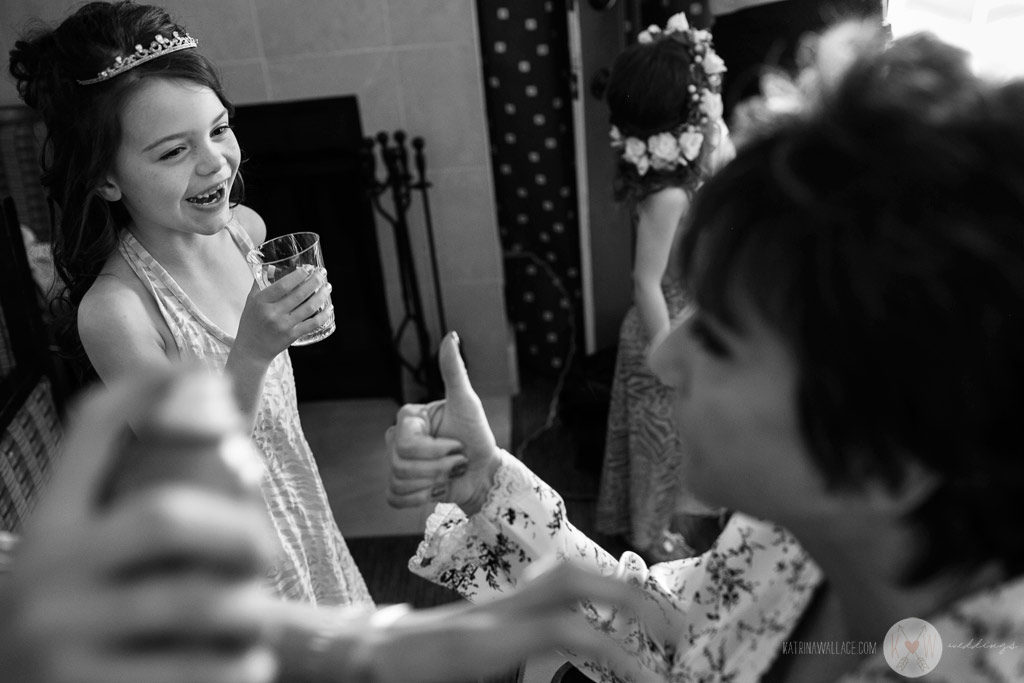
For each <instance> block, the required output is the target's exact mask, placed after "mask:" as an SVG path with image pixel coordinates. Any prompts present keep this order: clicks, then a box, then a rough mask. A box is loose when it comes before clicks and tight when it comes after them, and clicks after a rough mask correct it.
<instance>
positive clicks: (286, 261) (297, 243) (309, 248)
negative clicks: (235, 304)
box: [246, 232, 335, 346]
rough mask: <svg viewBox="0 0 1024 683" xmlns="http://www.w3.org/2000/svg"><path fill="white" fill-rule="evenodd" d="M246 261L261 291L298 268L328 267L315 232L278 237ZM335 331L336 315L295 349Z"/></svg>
mask: <svg viewBox="0 0 1024 683" xmlns="http://www.w3.org/2000/svg"><path fill="white" fill-rule="evenodd" d="M246 261H248V262H249V266H250V267H251V268H252V273H253V276H255V278H256V282H257V283H258V284H259V287H260V289H266V288H267V287H269V286H270V285H272V284H274V283H275V282H277V281H278V280H280V279H281V278H283V277H284V276H285V275H287V274H288V273H290V272H292V271H293V270H295V269H296V268H301V267H307V268H308V267H311V268H314V269H316V270H321V269H323V267H324V256H323V253H322V252H321V251H320V235H318V234H316V233H315V232H293V233H290V234H288V235H281V236H280V237H275V238H274V239H271V240H267V241H266V242H264V243H263V244H261V245H259V246H258V247H256V248H255V249H253V250H252V251H250V252H249V254H248V255H247V256H246ZM329 305H330V304H328V306H329ZM334 329H335V325H334V313H333V312H332V313H331V314H330V320H329V321H327V322H326V323H324V324H323V325H322V326H321V327H319V328H317V329H315V330H313V331H312V332H310V333H309V334H304V335H302V336H301V337H299V338H298V339H296V340H295V341H293V342H292V346H306V345H307V344H312V343H314V342H318V341H320V340H321V339H326V338H327V337H329V336H330V335H331V334H332V333H333V332H334Z"/></svg>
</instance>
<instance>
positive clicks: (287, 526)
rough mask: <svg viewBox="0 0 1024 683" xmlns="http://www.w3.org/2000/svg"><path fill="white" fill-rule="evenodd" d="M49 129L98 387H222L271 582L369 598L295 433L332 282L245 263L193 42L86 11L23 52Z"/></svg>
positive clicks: (151, 14)
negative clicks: (261, 507) (268, 530)
mask: <svg viewBox="0 0 1024 683" xmlns="http://www.w3.org/2000/svg"><path fill="white" fill-rule="evenodd" d="M10 71H11V74H12V75H13V76H14V78H15V80H16V81H17V86H18V91H19V93H20V95H21V97H22V99H24V101H25V103H26V104H27V105H29V106H30V107H32V108H33V109H35V110H36V111H37V112H39V114H40V115H41V117H42V119H43V122H44V123H45V124H46V130H47V139H46V149H47V152H48V154H47V156H46V158H45V159H44V175H43V179H44V184H45V185H46V188H47V190H48V191H49V194H50V197H51V198H52V199H53V201H54V202H55V203H56V205H57V206H58V207H59V209H60V211H59V224H58V225H57V226H56V229H55V230H54V241H53V250H54V262H55V265H56V268H57V272H58V273H59V274H60V277H61V280H62V281H63V284H64V285H65V290H64V298H65V300H66V301H67V303H68V304H69V306H68V309H69V311H70V315H69V327H70V328H71V332H72V334H71V335H70V336H71V337H73V338H74V339H75V343H76V344H77V343H78V341H79V339H80V344H81V347H82V348H84V353H85V355H86V356H87V357H88V361H89V362H90V363H91V365H92V367H93V368H94V369H95V371H96V373H97V374H98V375H99V377H100V379H101V380H103V381H104V382H111V381H114V380H117V379H118V378H121V377H125V376H135V375H139V374H144V373H145V372H147V371H149V370H151V369H152V368H154V367H166V366H168V365H169V364H171V363H172V362H176V361H179V360H185V361H191V362H194V363H198V364H200V365H204V366H206V367H209V368H211V369H214V370H216V371H218V372H219V371H223V372H224V373H226V374H227V375H228V376H229V377H230V378H231V380H232V381H233V383H234V386H235V390H236V394H237V398H238V400H239V403H240V404H241V406H242V408H243V410H244V412H245V413H246V417H247V419H248V420H249V424H250V426H251V429H252V434H253V438H254V440H255V441H256V444H257V445H258V447H259V449H260V451H261V452H262V454H263V456H264V459H265V463H266V466H267V476H266V478H265V481H264V482H263V497H264V500H265V502H266V505H267V510H268V511H269V513H270V518H271V520H272V522H273V524H274V527H275V529H276V531H277V535H278V539H279V541H280V544H279V546H280V547H279V552H278V555H277V558H276V561H275V562H274V563H273V566H272V567H271V568H270V575H269V577H268V583H269V584H270V585H271V586H272V587H273V588H274V589H275V591H276V592H277V593H278V594H279V595H281V596H282V597H285V598H288V599H291V600H297V601H303V602H309V603H316V604H338V605H349V604H356V605H358V604H366V605H372V600H371V598H370V595H369V593H368V591H367V589H366V585H365V584H364V582H363V578H362V576H361V575H360V573H359V570H358V569H357V568H356V565H355V562H354V561H353V559H352V556H351V555H350V553H349V550H348V547H347V546H346V544H345V541H344V539H343V538H342V536H341V533H340V531H339V530H338V526H337V524H336V523H335V520H334V516H333V514H332V512H331V508H330V506H329V504H328V502H327V497H326V494H325V492H324V488H323V484H322V482H321V481H320V475H319V472H318V470H317V466H316V462H315V461H314V459H313V454H312V452H311V451H310V448H309V445H308V443H307V442H306V439H305V436H304V435H303V432H302V426H301V424H300V422H299V414H298V406H297V402H296V395H295V382H294V379H293V376H292V369H291V362H290V361H289V358H288V353H287V349H288V347H289V345H290V344H291V343H292V342H294V341H295V340H296V339H298V338H299V337H301V336H302V335H304V334H307V333H309V332H311V331H312V330H315V329H317V328H318V327H320V326H321V325H323V324H324V323H325V322H326V321H327V320H328V318H329V317H330V316H332V315H333V311H332V310H331V307H330V298H329V292H330V285H329V284H327V282H326V279H325V275H324V273H322V272H303V271H301V270H297V271H295V272H293V273H290V274H289V275H287V276H285V277H284V278H282V279H281V280H279V281H278V282H276V283H274V284H273V285H271V286H269V287H267V288H266V289H263V290H260V289H259V287H257V286H256V283H255V282H254V279H253V275H252V272H251V271H250V269H249V266H248V264H247V263H246V260H245V254H246V253H247V252H248V251H249V250H250V249H251V248H252V247H253V245H254V244H259V243H260V242H262V241H263V239H264V238H265V235H266V228H265V226H264V224H263V220H262V219H261V218H260V216H259V215H258V214H256V213H255V212H254V211H252V210H251V209H249V208H247V207H245V206H243V205H242V204H239V203H238V202H239V199H238V197H239V194H240V190H241V179H240V176H239V172H238V171H239V165H240V162H241V153H240V150H239V146H238V141H237V140H236V139H235V135H234V133H233V132H232V131H231V125H230V117H231V114H232V107H231V104H230V102H229V101H228V100H227V98H226V97H225V95H224V92H223V90H222V89H221V85H220V82H219V80H218V78H217V76H216V74H215V72H214V69H213V67H212V65H211V64H210V62H209V61H207V59H206V58H205V57H204V56H203V55H202V54H201V53H200V52H199V51H198V49H197V42H196V41H195V40H194V39H193V38H192V37H191V36H189V35H188V33H187V32H186V31H185V29H184V28H183V27H182V26H179V25H178V24H176V23H175V22H174V21H172V19H171V18H170V17H169V16H168V15H167V13H166V12H165V11H164V10H162V9H161V8H159V7H152V6H148V5H136V4H133V3H131V2H115V3H108V2H92V3H88V4H86V5H84V6H82V7H81V8H80V9H78V10H77V11H76V12H74V13H73V14H71V15H70V16H69V17H67V18H66V19H65V20H64V21H63V22H61V24H60V25H59V26H57V28H55V29H52V30H48V29H45V28H43V29H40V30H37V31H35V32H33V33H31V34H30V35H27V36H25V37H24V39H22V40H19V41H18V42H17V43H16V44H15V47H14V49H13V50H12V51H11V61H10Z"/></svg>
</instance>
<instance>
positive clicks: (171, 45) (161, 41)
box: [78, 31, 199, 85]
mask: <svg viewBox="0 0 1024 683" xmlns="http://www.w3.org/2000/svg"><path fill="white" fill-rule="evenodd" d="M198 45H199V41H197V40H196V39H195V38H193V37H192V36H190V35H189V34H187V33H184V34H182V33H178V32H177V31H174V32H173V33H171V37H170V38H165V37H164V36H162V35H161V34H159V33H158V34H156V37H155V38H153V42H151V43H150V44H149V47H148V48H146V47H143V46H142V45H141V44H139V45H136V46H135V52H132V53H131V54H129V55H128V56H127V57H123V56H121V55H118V56H117V57H114V63H113V64H111V65H110V66H108V67H107V68H106V69H104V70H103V71H101V72H99V73H98V74H96V77H95V78H87V79H85V80H84V81H78V84H79V85H92V84H93V83H101V82H103V81H106V80H110V79H111V78H113V77H114V76H117V75H118V74H123V73H124V72H125V71H128V70H130V69H134V68H135V67H137V66H138V65H139V64H145V63H146V62H148V61H149V60H151V59H156V58H157V57H160V56H163V55H167V54H170V53H172V52H177V51H178V50H189V49H191V48H194V47H198Z"/></svg>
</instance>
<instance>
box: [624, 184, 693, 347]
mask: <svg viewBox="0 0 1024 683" xmlns="http://www.w3.org/2000/svg"><path fill="white" fill-rule="evenodd" d="M689 205H690V198H689V195H688V194H687V193H686V191H685V190H683V189H682V188H680V187H669V188H665V189H664V190H659V191H658V192H655V193H654V194H651V195H648V196H647V197H644V198H643V199H642V200H640V204H639V206H638V207H637V208H638V213H639V220H638V223H637V239H636V257H635V260H634V264H633V300H634V302H635V303H636V307H637V310H638V311H639V313H640V320H641V321H642V323H643V326H644V330H645V331H646V332H647V339H648V340H652V339H654V338H655V337H656V336H657V335H658V333H660V332H661V331H663V330H666V329H668V326H669V314H668V304H667V303H666V302H665V295H664V294H663V293H662V291H661V280H662V278H663V277H664V276H665V270H666V268H667V267H668V260H669V258H670V256H671V254H672V244H673V241H674V240H675V235H676V230H678V229H679V222H680V220H682V217H683V214H684V213H685V211H686V210H687V209H688V208H689Z"/></svg>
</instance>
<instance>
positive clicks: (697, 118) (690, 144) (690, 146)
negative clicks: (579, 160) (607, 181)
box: [611, 12, 726, 178]
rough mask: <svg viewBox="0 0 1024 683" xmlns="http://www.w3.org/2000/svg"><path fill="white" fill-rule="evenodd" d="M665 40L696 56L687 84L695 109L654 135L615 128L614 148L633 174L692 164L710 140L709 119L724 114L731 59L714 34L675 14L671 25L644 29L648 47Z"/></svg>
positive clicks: (641, 39) (643, 40)
mask: <svg viewBox="0 0 1024 683" xmlns="http://www.w3.org/2000/svg"><path fill="white" fill-rule="evenodd" d="M659 40H675V41H677V42H680V43H682V44H683V45H685V46H686V48H687V51H688V52H689V54H690V67H689V68H690V74H689V75H690V79H689V80H690V84H689V85H688V86H686V89H687V92H688V93H689V96H690V103H691V108H690V111H689V113H688V115H687V118H686V120H685V121H683V122H682V123H680V124H678V125H677V126H676V127H675V128H673V129H672V130H668V131H662V132H658V133H654V134H653V135H649V136H647V137H646V139H641V138H639V137H634V136H629V135H624V134H623V132H622V131H620V130H619V128H618V127H616V126H612V128H611V146H612V148H613V149H615V150H617V151H619V152H621V158H622V160H623V161H624V162H626V164H628V165H629V166H631V167H632V172H633V173H635V174H636V175H637V176H639V177H641V178H642V177H643V176H645V175H646V174H647V172H648V171H650V170H655V171H675V170H676V169H678V168H680V167H687V166H692V165H693V164H694V162H695V161H696V160H697V157H698V155H699V154H700V150H701V147H702V146H703V144H704V130H705V128H706V126H707V125H708V123H710V122H717V121H719V120H721V118H722V96H721V94H719V91H720V90H721V86H722V73H724V72H725V70H726V69H725V62H723V61H722V58H721V57H719V56H718V55H717V54H716V53H715V51H714V50H713V49H712V47H711V33H710V32H709V31H705V30H703V29H692V28H690V24H689V22H688V21H687V20H686V15H685V14H683V13H682V12H680V13H678V14H675V15H673V16H672V17H670V18H669V20H668V23H666V24H665V29H664V30H662V29H661V28H660V27H658V26H655V25H651V26H649V27H647V28H646V29H645V30H643V31H641V32H640V34H639V35H638V36H637V42H639V43H641V44H644V45H647V44H650V43H654V42H656V41H659Z"/></svg>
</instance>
